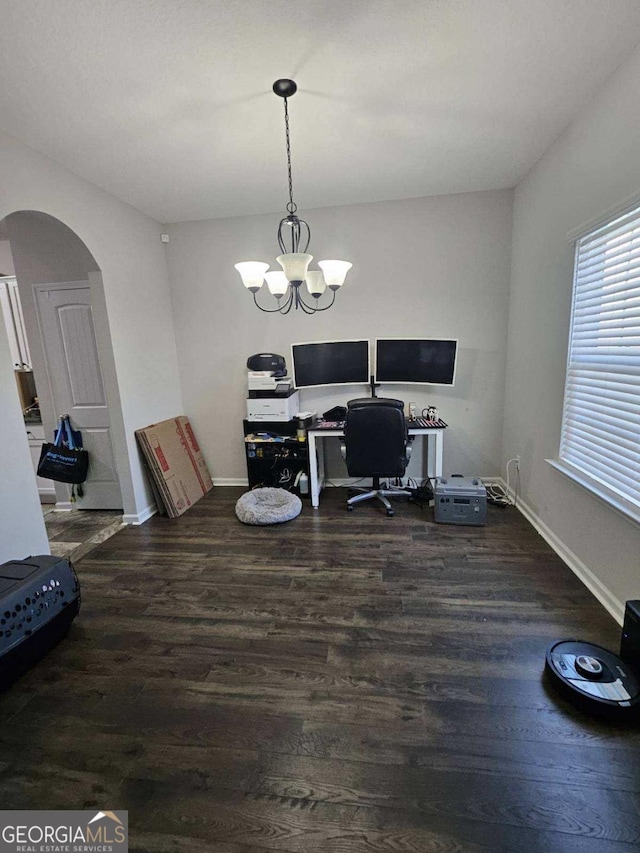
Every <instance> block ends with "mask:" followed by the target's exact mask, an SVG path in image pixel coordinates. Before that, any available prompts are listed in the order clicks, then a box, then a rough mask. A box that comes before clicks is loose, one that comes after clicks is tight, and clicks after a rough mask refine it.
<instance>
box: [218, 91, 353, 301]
mask: <svg viewBox="0 0 640 853" xmlns="http://www.w3.org/2000/svg"><path fill="white" fill-rule="evenodd" d="M297 88H298V87H297V85H296V84H295V83H294V81H293V80H276V82H275V83H274V84H273V91H274V92H275V93H276V95H278V97H280V98H283V99H284V126H285V135H286V141H287V169H288V172H289V202H288V204H287V215H286V216H285V217H284V219H282V220H281V221H280V225H279V227H278V245H279V246H280V251H281V252H282V254H281V255H279V256H278V257H277V258H276V260H277V261H278V263H279V264H280V266H281V267H282V270H274V271H270V272H267V270H268V269H269V264H265V263H263V262H262V261H242V262H241V263H239V264H235V265H234V266H235V268H236V269H237V270H238V272H239V273H240V277H241V278H242V283H243V284H244V286H245V287H246V288H247V290H250V291H251V293H252V294H253V301H254V303H255V304H256V306H257V307H258V308H259V309H260V310H261V311H265V312H267V313H275V312H279V313H280V314H288V313H289V311H291V309H292V308H295V309H296V310H297V309H300V310H302V311H304V313H305V314H315V313H316V312H317V311H326V310H327V309H328V308H331V306H332V305H333V303H334V302H335V300H336V291H337V290H339V288H340V287H342V285H343V284H344V280H345V278H346V275H347V273H348V272H349V270H350V269H351V267H352V264H350V263H349V262H348V261H336V260H329V261H318V266H319V267H320V269H319V270H310V269H309V264H310V263H311V261H312V260H313V255H308V254H307V249H308V248H309V241H310V240H311V229H310V228H309V225H308V224H307V223H306V222H305V221H304V219H301V218H300V217H299V216H297V215H296V210H297V209H298V208H297V205H296V203H295V202H294V200H293V181H292V179H291V142H290V139H289V110H288V107H287V99H288V98H290V97H291V96H292V95H295V93H296V90H297ZM265 280H266V284H267V289H268V291H269V293H270V294H271V295H272V296H274V297H275V299H276V305H275V307H273V308H264V307H263V306H262V305H260V304H259V302H258V298H257V294H258V291H259V290H260V289H261V288H262V285H263V284H264V282H265ZM304 282H306V285H307V290H308V295H307V294H306V293H304V296H303V290H302V285H303V283H304ZM327 287H328V288H329V290H330V291H331V301H330V302H329V303H328V304H327V305H323V306H320V297H321V296H322V295H323V293H324V292H325V290H326V289H327ZM305 300H306V301H305Z"/></svg>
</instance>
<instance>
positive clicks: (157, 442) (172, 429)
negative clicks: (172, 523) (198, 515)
mask: <svg viewBox="0 0 640 853" xmlns="http://www.w3.org/2000/svg"><path fill="white" fill-rule="evenodd" d="M136 438H137V440H138V444H139V446H140V449H141V450H142V453H143V454H144V458H145V461H146V463H147V469H148V471H149V476H150V479H151V486H152V489H153V494H154V497H155V499H156V503H157V504H158V510H159V511H160V512H161V513H162V514H166V515H168V516H169V517H170V518H178V516H180V515H182V513H184V512H186V511H187V510H188V509H189V507H191V506H193V504H194V503H196V501H199V500H200V498H201V497H202V496H203V495H206V494H207V492H208V491H210V490H211V488H212V487H213V483H212V482H211V476H210V475H209V471H208V470H207V466H206V463H205V461H204V459H203V457H202V453H201V451H200V447H199V446H198V442H197V440H196V437H195V435H194V432H193V430H192V428H191V424H190V423H189V419H188V418H186V417H184V415H181V416H179V417H177V418H170V419H169V420H166V421H161V422H160V423H158V424H150V425H149V426H147V427H144V428H143V429H138V430H136Z"/></svg>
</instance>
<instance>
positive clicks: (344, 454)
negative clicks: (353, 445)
mask: <svg viewBox="0 0 640 853" xmlns="http://www.w3.org/2000/svg"><path fill="white" fill-rule="evenodd" d="M340 456H342V458H343V459H344V461H345V462H346V461H347V445H346V444H345V443H344V441H341V442H340Z"/></svg>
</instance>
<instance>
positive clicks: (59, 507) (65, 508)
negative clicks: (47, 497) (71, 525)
mask: <svg viewBox="0 0 640 853" xmlns="http://www.w3.org/2000/svg"><path fill="white" fill-rule="evenodd" d="M75 508H76V506H75V504H72V503H71V501H56V504H55V507H54V512H71V510H72V509H75Z"/></svg>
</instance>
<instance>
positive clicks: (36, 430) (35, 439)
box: [26, 424, 56, 503]
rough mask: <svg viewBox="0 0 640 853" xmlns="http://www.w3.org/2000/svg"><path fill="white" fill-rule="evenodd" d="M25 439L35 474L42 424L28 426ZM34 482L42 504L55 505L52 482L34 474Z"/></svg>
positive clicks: (38, 457) (42, 439) (42, 430)
mask: <svg viewBox="0 0 640 853" xmlns="http://www.w3.org/2000/svg"><path fill="white" fill-rule="evenodd" d="M26 429H27V438H28V439H29V451H30V452H31V461H32V462H33V470H34V472H37V470H38V462H39V461H40V451H41V450H42V442H43V441H44V427H43V426H42V424H28V425H27V428H26ZM36 482H37V484H38V494H39V495H40V499H41V501H42V502H44V503H55V500H56V490H55V486H54V485H53V480H45V479H44V478H43V477H38V475H37V473H36Z"/></svg>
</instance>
